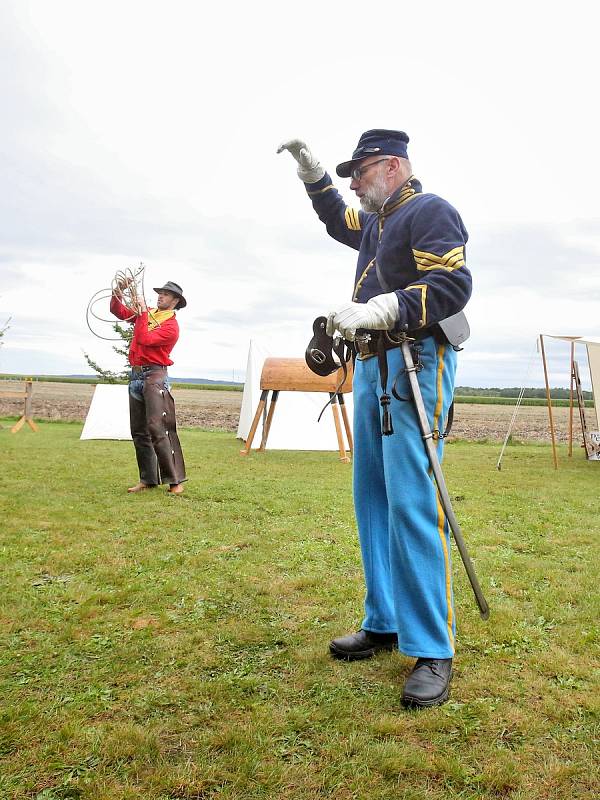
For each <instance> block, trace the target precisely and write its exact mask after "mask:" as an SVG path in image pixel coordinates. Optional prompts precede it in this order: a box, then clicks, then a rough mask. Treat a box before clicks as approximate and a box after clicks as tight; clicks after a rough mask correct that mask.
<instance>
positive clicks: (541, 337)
mask: <svg viewBox="0 0 600 800" xmlns="http://www.w3.org/2000/svg"><path fill="white" fill-rule="evenodd" d="M540 347H541V350H542V364H543V365H544V380H545V382H546V400H547V402H548V416H549V418H550V436H551V437H552V457H553V458H554V469H558V459H557V457H556V441H555V437H554V420H553V418H552V398H551V397H550V384H549V383H548V367H547V365H546V352H545V350H544V334H543V333H540Z"/></svg>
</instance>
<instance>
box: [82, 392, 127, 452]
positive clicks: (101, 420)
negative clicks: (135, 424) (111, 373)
mask: <svg viewBox="0 0 600 800" xmlns="http://www.w3.org/2000/svg"><path fill="white" fill-rule="evenodd" d="M79 438H80V439H129V440H130V439H131V433H130V431H129V397H128V387H127V386H122V385H121V384H109V383H99V384H98V385H97V386H96V388H95V390H94V394H93V396H92V402H91V403H90V407H89V410H88V413H87V417H86V418H85V424H84V426H83V430H82V431H81V436H80V437H79Z"/></svg>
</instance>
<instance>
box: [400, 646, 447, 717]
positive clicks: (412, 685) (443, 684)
mask: <svg viewBox="0 0 600 800" xmlns="http://www.w3.org/2000/svg"><path fill="white" fill-rule="evenodd" d="M451 679H452V659H451V658H418V659H417V663H416V664H415V666H414V667H413V671H412V672H411V673H410V675H409V676H408V679H407V681H406V683H405V684H404V691H403V692H402V705H403V706H406V707H407V708H411V707H414V708H429V707H430V706H441V704H442V703H445V702H446V700H447V699H448V695H449V694H450V681H451Z"/></svg>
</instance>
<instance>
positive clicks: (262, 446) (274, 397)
mask: <svg viewBox="0 0 600 800" xmlns="http://www.w3.org/2000/svg"><path fill="white" fill-rule="evenodd" d="M278 397H279V390H275V391H274V392H273V394H272V395H271V402H270V404H269V413H268V414H267V420H266V422H265V424H264V425H263V433H262V439H261V442H260V447H259V448H258V449H259V450H260V451H261V453H264V452H265V447H266V446H267V439H268V438H269V432H270V430H271V422H273V414H274V413H275V404H276V403H277V398H278Z"/></svg>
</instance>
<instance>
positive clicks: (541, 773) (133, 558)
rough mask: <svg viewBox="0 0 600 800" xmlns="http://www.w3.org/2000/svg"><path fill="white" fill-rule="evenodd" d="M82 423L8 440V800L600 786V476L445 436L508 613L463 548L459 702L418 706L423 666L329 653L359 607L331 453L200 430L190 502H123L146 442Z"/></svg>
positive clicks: (4, 761) (523, 791)
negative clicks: (93, 435)
mask: <svg viewBox="0 0 600 800" xmlns="http://www.w3.org/2000/svg"><path fill="white" fill-rule="evenodd" d="M80 430H81V426H80V425H77V424H61V423H54V424H44V423H42V424H40V432H39V433H37V434H34V433H33V432H31V431H30V430H28V429H23V430H22V431H21V432H20V433H18V434H16V435H12V434H11V433H10V432H9V431H8V430H7V429H3V430H0V446H1V448H2V463H3V469H2V472H1V475H2V477H1V478H0V492H1V500H2V530H1V534H0V553H1V558H0V570H1V582H2V595H1V603H0V636H1V645H2V646H1V648H0V703H1V706H0V797H1V798H2V799H3V800H4V798H11V799H12V798H14V799H15V800H16V798H19V800H21V798H35V799H36V800H58V799H60V800H66V799H68V798H85V799H86V800H88V799H89V800H92V799H93V800H134V799H135V800H142V799H143V800H176V799H177V800H207V799H208V798H229V799H231V798H236V800H237V799H238V798H239V799H241V800H246V799H249V798H264V799H267V798H269V799H270V798H281V799H282V800H283V799H284V798H285V799H286V800H287V799H289V800H291V799H292V798H293V799H294V800H316V798H336V800H349V799H350V798H356V799H359V800H360V799H361V798H365V799H367V798H368V800H382V799H383V798H390V800H391V799H392V798H394V799H395V798H400V799H401V800H421V799H423V800H447V799H448V798H461V799H463V800H467V799H469V800H470V799H471V798H513V799H515V800H516V799H518V800H537V799H538V798H539V800H542V798H543V800H548V799H551V800H565V798H590V800H591V798H595V797H597V796H598V794H599V792H600V768H599V765H598V743H599V742H598V740H599V733H600V724H599V719H600V718H599V714H598V711H599V709H598V706H599V695H600V692H599V691H598V689H599V684H600V680H599V678H600V674H599V669H598V664H599V660H598V656H599V640H600V626H599V622H598V618H599V613H598V612H599V600H598V583H599V581H598V566H597V562H598V558H597V553H598V539H599V535H600V520H599V515H598V486H599V485H600V481H599V477H600V463H592V462H586V461H585V460H584V459H583V457H582V456H581V454H580V453H577V455H576V456H574V457H573V458H572V459H567V457H566V453H565V450H564V449H561V450H560V469H559V471H558V472H556V471H555V470H554V469H553V466H552V458H551V451H550V448H549V447H547V446H525V445H513V446H510V447H509V448H508V450H507V452H506V454H505V457H504V462H503V469H502V472H498V471H496V469H495V463H496V460H497V457H498V450H499V445H495V444H493V445H490V444H474V443H467V442H454V443H451V444H449V445H448V447H447V451H446V462H445V471H446V475H447V480H448V484H449V489H450V493H451V495H452V497H453V498H454V502H455V509H456V512H457V515H458V517H459V519H460V521H461V524H462V527H463V532H464V535H465V538H466V539H467V542H468V545H469V548H470V550H471V553H472V555H473V557H474V561H475V564H476V569H477V571H478V574H479V577H480V580H481V583H482V586H483V589H484V593H485V594H486V597H487V599H488V601H489V604H490V607H491V616H490V619H489V621H487V622H484V621H482V620H481V619H480V618H479V615H478V613H477V610H476V607H475V603H474V601H473V599H472V596H471V593H470V589H469V587H468V583H467V580H466V577H465V576H464V574H463V569H462V565H461V564H460V559H459V557H458V555H457V554H456V552H455V557H454V562H455V566H454V572H455V578H456V585H455V592H456V597H457V612H458V625H459V630H458V652H457V657H456V660H455V667H456V669H455V678H454V681H453V688H452V694H451V698H450V702H449V703H447V704H446V705H444V706H441V707H439V708H435V709H430V710H427V711H421V712H419V711H412V712H407V711H405V710H403V709H402V708H401V706H400V692H401V687H402V684H403V681H404V679H405V677H406V675H407V673H408V672H409V670H410V668H411V666H412V663H413V662H412V660H411V659H408V658H405V657H404V656H401V655H398V654H385V655H380V656H378V657H376V658H375V659H373V660H371V661H367V662H362V663H360V662H359V663H355V664H347V663H340V662H336V661H333V660H331V659H330V658H329V656H328V654H327V643H328V641H329V639H330V638H332V637H333V636H335V635H339V634H341V633H345V632H348V631H351V630H353V629H356V627H357V626H358V624H359V623H360V618H361V606H362V591H363V587H362V577H361V569H360V558H359V551H358V546H357V541H356V534H355V529H354V523H353V514H352V502H351V496H350V484H351V468H350V467H349V466H348V465H345V464H342V463H340V462H339V461H338V459H337V456H336V454H335V453H289V452H275V451H272V452H267V453H266V454H262V455H255V454H253V455H251V456H250V457H248V458H242V457H240V456H239V455H238V451H239V442H236V441H235V439H234V438H233V436H232V434H229V433H220V432H204V431H200V430H183V431H181V439H182V443H183V447H184V452H185V455H186V461H187V466H188V472H189V475H190V481H189V483H188V484H187V488H186V493H185V494H184V495H183V496H181V497H175V496H168V495H167V494H166V493H165V492H164V491H163V490H162V489H161V490H153V491H152V492H146V493H144V494H141V495H127V494H126V493H125V491H124V489H125V487H126V486H127V485H129V484H130V483H131V482H134V481H135V480H136V472H135V460H134V455H133V448H132V445H131V443H129V442H102V441H91V442H90V441H88V442H81V441H79V438H78V437H79V433H80Z"/></svg>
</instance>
